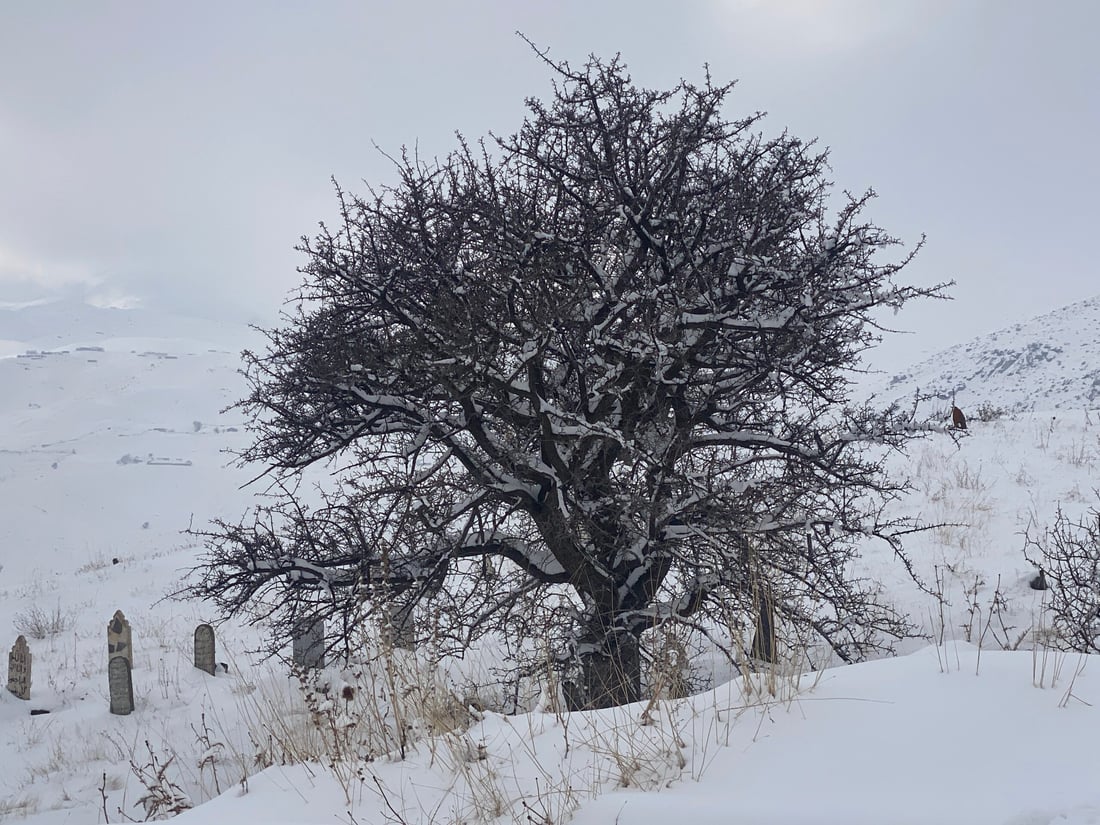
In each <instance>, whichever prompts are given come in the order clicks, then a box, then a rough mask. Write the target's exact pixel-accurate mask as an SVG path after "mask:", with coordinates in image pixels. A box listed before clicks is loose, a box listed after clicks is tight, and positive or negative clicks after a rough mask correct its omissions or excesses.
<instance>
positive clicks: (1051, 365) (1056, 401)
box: [881, 296, 1100, 411]
mask: <svg viewBox="0 0 1100 825" xmlns="http://www.w3.org/2000/svg"><path fill="white" fill-rule="evenodd" d="M917 391H919V392H920V393H921V394H922V395H931V396H932V397H934V398H937V399H939V400H941V401H945V402H949V401H950V400H951V399H952V398H955V399H956V401H957V403H958V405H959V406H960V407H963V408H964V409H967V410H971V409H976V408H978V407H979V406H982V405H990V406H992V407H999V408H1003V409H1004V410H1007V411H1027V410H1059V409H1077V410H1084V409H1094V408H1096V407H1100V296H1097V297H1095V298H1090V299H1088V300H1085V301H1080V302H1078V303H1075V304H1070V305H1069V306H1066V307H1062V308H1061V309H1057V310H1055V311H1054V312H1049V313H1047V314H1046V315H1040V316H1039V317H1037V318H1033V319H1031V320H1030V321H1025V322H1022V323H1019V324H1015V325H1013V326H1011V327H1007V328H1005V329H1002V330H998V331H997V332H994V333H992V334H990V335H986V336H983V337H980V338H975V339H974V340H972V341H969V342H968V343H965V344H959V345H957V346H954V347H951V348H950V349H946V350H944V351H943V352H940V353H938V354H936V355H934V356H932V357H931V358H929V359H928V360H926V361H923V362H921V363H920V364H916V365H915V366H913V367H911V368H909V369H907V370H904V371H903V372H900V373H897V374H895V375H894V376H892V377H890V378H889V379H888V381H886V382H885V386H884V387H883V388H882V389H881V395H882V396H883V397H885V398H890V399H894V398H901V397H906V396H910V397H911V396H912V395H913V393H915V392H917Z"/></svg>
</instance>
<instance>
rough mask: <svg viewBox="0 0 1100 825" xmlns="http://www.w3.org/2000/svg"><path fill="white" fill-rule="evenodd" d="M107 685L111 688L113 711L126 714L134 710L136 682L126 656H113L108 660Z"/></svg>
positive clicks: (120, 714) (121, 714) (122, 714)
mask: <svg viewBox="0 0 1100 825" xmlns="http://www.w3.org/2000/svg"><path fill="white" fill-rule="evenodd" d="M107 685H108V687H109V688H110V689H111V713H114V714H117V715H119V716H125V715H126V714H128V713H131V712H132V711H133V710H134V683H133V681H132V679H131V676H130V661H129V659H127V658H126V657H125V656H112V657H111V660H110V661H109V662H107Z"/></svg>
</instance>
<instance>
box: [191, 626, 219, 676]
mask: <svg viewBox="0 0 1100 825" xmlns="http://www.w3.org/2000/svg"><path fill="white" fill-rule="evenodd" d="M195 667H197V668H198V669H199V670H205V671H206V672H207V673H209V674H210V675H211V676H213V675H214V668H215V663H214V628H212V627H211V626H210V625H208V624H200V625H199V626H198V627H196V628H195Z"/></svg>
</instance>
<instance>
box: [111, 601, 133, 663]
mask: <svg viewBox="0 0 1100 825" xmlns="http://www.w3.org/2000/svg"><path fill="white" fill-rule="evenodd" d="M116 656H122V657H124V658H125V659H126V662H127V664H129V666H130V668H131V669H133V667H134V643H133V634H132V633H131V632H130V623H129V622H128V621H126V617H125V616H123V615H122V611H121V610H116V611H115V615H114V616H112V617H111V621H109V622H107V661H108V663H110V661H111V659H113V658H115V657H116Z"/></svg>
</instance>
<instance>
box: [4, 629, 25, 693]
mask: <svg viewBox="0 0 1100 825" xmlns="http://www.w3.org/2000/svg"><path fill="white" fill-rule="evenodd" d="M8 690H9V691H11V692H12V693H13V694H15V696H16V697H18V698H19V699H30V698H31V651H30V648H28V647H27V639H26V637H24V636H20V637H19V638H18V639H16V640H15V645H14V646H13V647H12V649H11V653H9V654H8Z"/></svg>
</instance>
